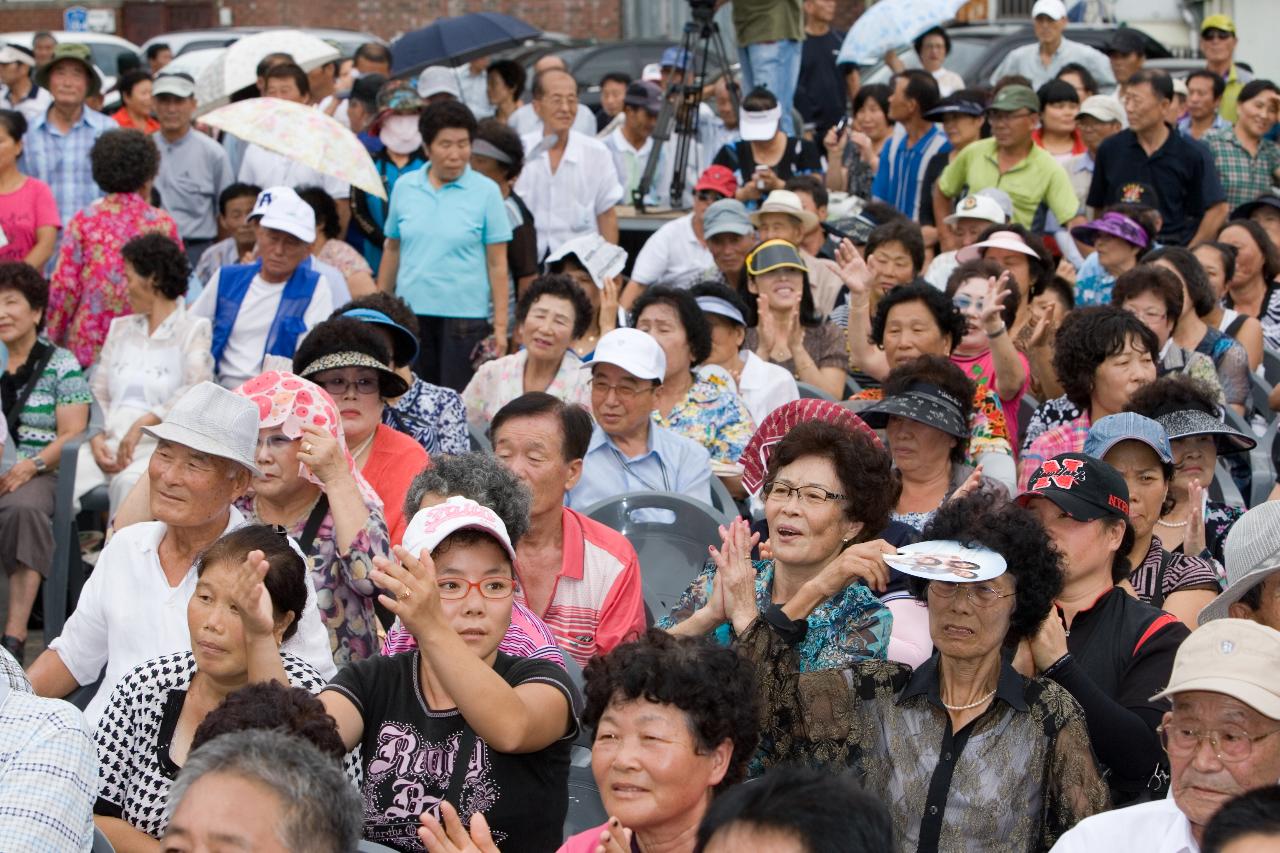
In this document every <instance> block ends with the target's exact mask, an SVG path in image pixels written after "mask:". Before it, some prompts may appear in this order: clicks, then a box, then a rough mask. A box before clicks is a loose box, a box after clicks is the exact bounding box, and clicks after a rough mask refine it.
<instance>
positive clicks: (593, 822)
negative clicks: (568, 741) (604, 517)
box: [564, 747, 609, 838]
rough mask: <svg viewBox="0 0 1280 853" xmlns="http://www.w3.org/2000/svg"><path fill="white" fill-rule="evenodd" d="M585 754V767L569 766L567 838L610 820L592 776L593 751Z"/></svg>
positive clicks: (565, 822) (566, 818)
mask: <svg viewBox="0 0 1280 853" xmlns="http://www.w3.org/2000/svg"><path fill="white" fill-rule="evenodd" d="M576 749H578V748H577V747H575V750H576ZM585 752H586V753H587V757H586V762H587V763H586V766H585V767H584V766H580V765H579V764H578V763H576V762H575V763H572V764H570V765H569V811H568V813H567V814H566V815H565V818H564V837H565V838H568V837H570V836H572V835H577V834H578V833H579V832H586V831H587V830H588V829H591V828H592V827H594V826H599V825H600V824H602V823H604V822H605V821H607V820H608V819H609V813H608V812H606V811H605V809H604V803H603V802H602V801H601V799H600V789H599V788H597V787H596V780H595V777H594V776H592V775H591V751H590V750H585Z"/></svg>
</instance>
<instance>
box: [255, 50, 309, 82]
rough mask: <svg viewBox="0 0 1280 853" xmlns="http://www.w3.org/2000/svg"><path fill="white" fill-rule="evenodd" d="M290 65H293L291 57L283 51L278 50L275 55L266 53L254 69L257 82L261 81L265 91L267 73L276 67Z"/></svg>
mask: <svg viewBox="0 0 1280 853" xmlns="http://www.w3.org/2000/svg"><path fill="white" fill-rule="evenodd" d="M292 64H293V56H292V55H290V54H288V53H285V52H284V51H280V50H278V51H276V52H275V53H268V54H267V55H266V56H264V57H262V59H259V60H258V64H257V66H256V67H255V68H254V73H255V74H256V76H257V77H258V79H259V80H262V81H263V88H264V89H265V88H266V77H267V72H268V71H270V70H271V69H272V68H275V67H276V66H277V65H292ZM304 76H305V75H304Z"/></svg>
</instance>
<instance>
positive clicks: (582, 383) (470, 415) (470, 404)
mask: <svg viewBox="0 0 1280 853" xmlns="http://www.w3.org/2000/svg"><path fill="white" fill-rule="evenodd" d="M528 361H529V351H528V350H524V349H522V350H520V351H519V352H517V353H512V354H511V355H506V356H503V357H502V358H498V359H494V360H493V361H486V362H485V363H484V364H482V365H480V369H479V370H477V371H476V372H475V375H474V376H472V377H471V381H470V382H468V383H467V387H466V388H464V389H463V391H462V403H463V405H464V406H466V407H467V421H468V422H469V423H470V424H471V425H472V426H474V427H476V428H478V429H481V430H487V429H488V428H489V422H490V421H491V420H493V416H494V415H496V414H497V413H498V410H499V409H501V408H502V407H503V406H505V405H506V404H507V403H510V402H511V401H512V400H514V399H515V398H516V397H519V396H520V395H521V394H523V393H524V366H525V364H526V363H528ZM547 393H548V394H550V395H551V396H552V397H558V398H560V399H561V400H564V401H565V402H566V403H577V404H578V405H579V406H582V407H583V408H584V409H586V410H587V411H591V371H589V370H583V369H582V359H580V358H578V354H577V353H575V352H574V351H573V350H571V349H567V350H565V352H564V355H563V356H562V357H561V358H560V369H559V370H557V371H556V375H555V378H554V379H552V380H551V384H550V385H548V386H547Z"/></svg>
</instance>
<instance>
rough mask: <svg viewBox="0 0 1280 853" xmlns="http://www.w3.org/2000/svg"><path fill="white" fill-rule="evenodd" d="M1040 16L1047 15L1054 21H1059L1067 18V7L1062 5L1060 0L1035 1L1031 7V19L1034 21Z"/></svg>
mask: <svg viewBox="0 0 1280 853" xmlns="http://www.w3.org/2000/svg"><path fill="white" fill-rule="evenodd" d="M1040 15H1048V16H1049V17H1050V18H1053V19H1054V20H1055V21H1061V20H1062V19H1063V18H1065V17H1066V16H1067V7H1066V6H1064V5H1063V4H1062V0H1036V5H1034V6H1032V7H1031V18H1032V20H1034V19H1035V18H1037V17H1039V16H1040Z"/></svg>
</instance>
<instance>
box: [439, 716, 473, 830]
mask: <svg viewBox="0 0 1280 853" xmlns="http://www.w3.org/2000/svg"><path fill="white" fill-rule="evenodd" d="M459 716H461V715H459ZM475 748H476V733H475V732H474V731H473V730H472V729H471V726H469V725H467V723H466V721H465V720H464V721H463V729H462V734H461V735H460V736H459V737H458V754H457V756H455V757H454V760H453V772H452V773H451V774H449V787H448V789H447V790H446V791H445V793H444V799H445V802H447V803H448V804H449V805H451V806H453V807H454V808H455V809H457V810H458V814H459V815H461V814H462V805H461V803H460V802H459V801H460V799H461V797H462V788H463V786H465V785H466V784H467V767H468V766H469V765H470V764H471V753H472V752H474V751H475ZM466 817H467V823H468V824H470V818H471V816H470V815H467V816H466Z"/></svg>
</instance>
